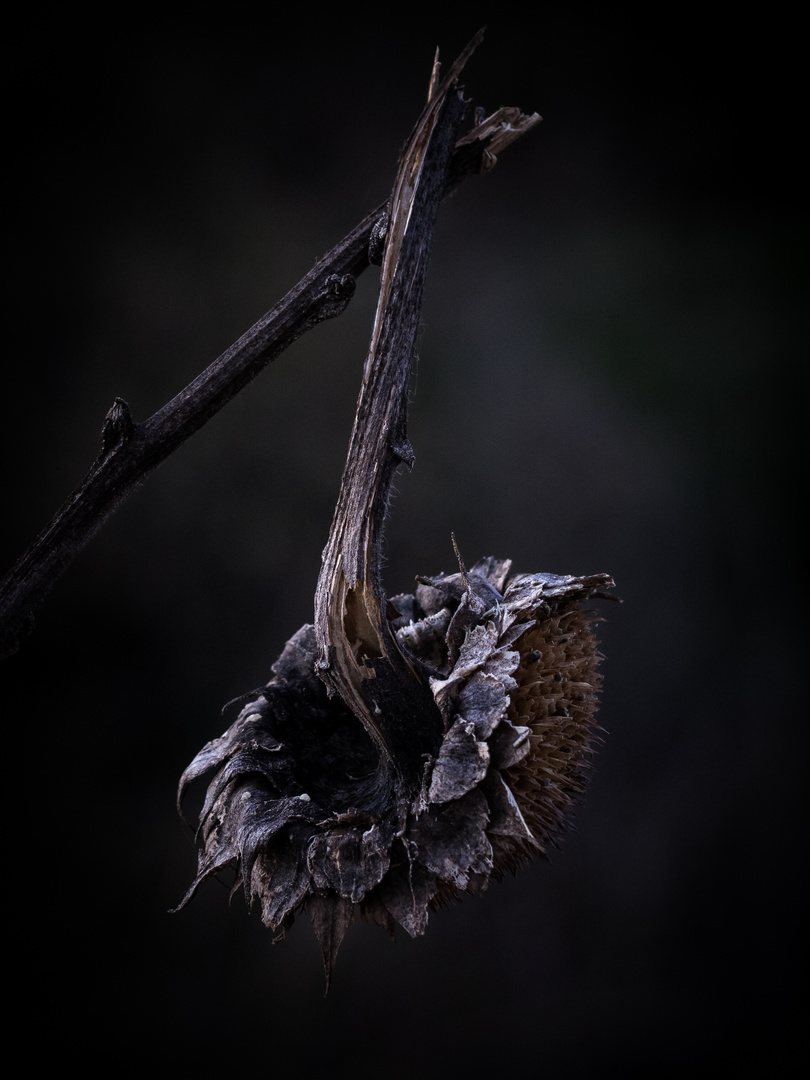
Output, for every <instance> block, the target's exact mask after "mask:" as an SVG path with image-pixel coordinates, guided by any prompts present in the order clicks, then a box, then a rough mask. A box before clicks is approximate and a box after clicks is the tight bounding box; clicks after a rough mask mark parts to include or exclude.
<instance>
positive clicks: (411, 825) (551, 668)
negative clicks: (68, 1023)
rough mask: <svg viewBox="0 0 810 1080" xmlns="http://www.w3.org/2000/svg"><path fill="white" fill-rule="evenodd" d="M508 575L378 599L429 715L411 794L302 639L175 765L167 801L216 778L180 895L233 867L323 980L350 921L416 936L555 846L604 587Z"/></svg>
mask: <svg viewBox="0 0 810 1080" xmlns="http://www.w3.org/2000/svg"><path fill="white" fill-rule="evenodd" d="M510 569H511V564H510V562H509V561H508V560H498V559H492V558H490V559H485V560H482V561H481V562H479V563H477V564H476V565H475V566H474V567H473V568H472V570H470V571H469V573H465V572H463V571H462V572H460V573H457V574H451V575H443V574H442V575H439V576H438V577H434V578H421V579H418V580H419V584H418V586H417V588H416V591H415V593H414V594H408V595H403V596H398V597H395V598H393V600H391V601H390V604H391V605H393V610H390V609H389V610H390V616H391V621H390V625H391V629H392V630H393V632H394V633H395V635H396V639H397V643H398V645H399V648H400V649H401V650H402V651H403V653H404V654H405V655H407V656H409V657H410V658H411V659H412V661H413V663H414V665H415V668H416V669H417V670H418V671H419V672H420V673H421V677H422V679H423V681H425V682H427V683H428V684H429V686H430V690H431V692H432V695H433V699H434V701H435V704H436V707H437V710H438V713H439V714H440V717H441V729H442V735H441V739H440V745H439V748H438V751H436V749H435V746H434V747H433V748H431V750H432V752H431V751H430V750H428V749H427V748H426V750H425V754H424V758H425V764H424V771H423V774H422V776H421V778H420V781H419V782H418V783H412V784H411V785H410V787H409V786H408V785H404V784H403V782H402V778H401V777H398V776H397V774H396V772H395V771H394V770H393V769H392V768H391V765H390V762H388V761H387V760H386V759H385V757H384V755H381V753H380V750H379V747H378V746H377V745H375V743H374V742H373V741H372V739H371V738H370V736H369V734H368V733H367V731H366V729H365V727H364V726H363V725H362V724H361V723H360V721H359V720H358V719H357V718H356V717H355V716H354V714H353V713H352V712H351V711H350V710H349V709H348V708H347V707H346V705H344V704H343V702H342V701H341V700H340V698H339V697H338V696H333V697H331V698H330V697H329V696H328V695H327V691H326V689H325V687H324V685H323V683H322V682H321V680H320V679H319V678H318V677H317V675H316V674H315V664H316V655H317V645H316V635H315V630H314V628H313V627H312V626H304V627H303V628H302V629H301V630H299V631H298V633H297V634H296V635H295V636H294V637H293V638H292V639H291V640H290V641H289V642H288V643H287V645H286V647H285V649H284V651H283V653H282V655H281V656H280V658H279V660H278V661H277V662H276V664H275V665H274V666H273V678H272V679H271V680H270V682H269V683H268V684H267V686H266V687H264V689H263V690H261V691H260V692H257V693H256V695H255V696H253V698H252V700H251V701H250V702H249V703H248V704H247V705H246V706H245V707H244V708H243V709H242V710H241V712H240V714H239V716H238V717H237V719H236V721H235V722H234V724H233V725H232V726H231V727H230V728H229V729H228V730H227V731H226V732H225V733H224V734H223V735H222V736H221V737H220V738H218V739H215V740H213V742H210V743H209V744H208V745H207V746H205V747H204V748H203V749H202V750H201V751H200V753H199V754H198V755H197V756H196V758H195V759H194V761H193V762H192V763H191V764H190V765H189V767H188V768H187V769H186V771H185V773H184V774H183V777H182V779H181V782H180V789H179V795H178V803H179V802H180V801H182V799H183V796H184V794H185V792H186V790H187V788H188V786H189V784H190V783H191V781H193V780H194V779H196V778H197V777H200V776H202V775H204V774H206V773H209V772H212V771H213V776H212V778H211V779H210V782H209V787H208V793H207V796H206V799H205V803H204V805H203V808H202V811H201V814H200V824H199V835H200V838H201V842H202V848H201V851H200V856H199V867H198V872H197V877H196V879H195V881H194V883H193V884H192V886H191V889H190V890H189V892H188V894H187V896H186V897H185V899H184V901H183V904H185V903H186V902H187V901H188V900H189V899H190V898H191V896H192V895H193V893H194V892H195V891H196V889H197V887H198V886H199V885H200V883H201V882H202V881H204V880H205V879H206V878H209V877H211V876H212V875H217V874H220V873H221V872H222V871H224V870H226V869H227V868H232V869H233V870H234V871H235V874H236V877H235V882H234V888H237V887H239V886H242V887H243V888H244V891H245V895H246V898H247V900H248V902H249V904H252V903H254V902H256V903H258V904H259V905H260V906H261V914H262V919H263V920H264V922H265V923H266V925H267V926H269V927H270V928H271V929H272V930H277V931H281V932H283V931H284V930H285V929H286V928H287V927H288V926H289V925H290V924H291V922H292V921H293V919H294V917H295V915H296V913H297V912H298V911H299V910H301V909H302V908H306V909H307V911H308V913H309V915H310V917H311V919H312V922H313V925H314V927H315V930H316V933H317V935H318V937H319V940H320V942H321V946H322V949H323V952H324V961H325V965H326V970H327V978H328V976H329V972H330V970H331V967H332V964H333V962H334V959H335V956H336V954H337V950H338V948H339V946H340V942H341V940H342V938H343V935H344V933H345V931H346V928H347V926H348V925H349V923H350V922H351V920H352V919H353V918H354V917H355V916H356V915H358V914H359V915H362V916H365V917H367V918H370V919H372V920H373V921H376V922H378V923H380V924H381V925H383V926H385V927H386V928H387V929H389V931H391V932H393V928H394V924H395V923H399V924H400V925H401V926H403V927H404V928H405V930H406V931H407V932H408V933H409V934H411V935H413V936H415V935H418V934H422V933H424V931H425V928H426V925H427V920H428V913H429V911H430V910H431V909H432V908H435V907H436V906H437V905H440V904H442V903H445V902H448V901H451V900H454V899H457V898H459V897H460V896H462V895H463V894H464V893H477V892H480V891H481V890H483V889H485V888H486V887H487V885H488V884H489V882H490V881H492V880H498V879H500V878H501V877H502V876H503V875H504V873H506V872H512V871H514V870H516V869H517V868H518V867H519V866H520V865H521V864H522V863H523V862H524V861H525V860H526V859H527V858H529V857H530V856H532V855H533V854H537V853H539V854H543V853H544V852H545V850H546V848H547V846H548V845H549V844H550V843H553V842H555V841H556V840H557V838H558V837H559V835H560V834H561V832H562V831H564V829H565V827H566V825H567V823H568V821H569V820H570V816H571V812H572V809H573V807H574V803H575V800H576V798H577V797H578V796H579V794H580V793H581V791H582V789H583V784H584V777H585V772H586V770H587V768H588V761H589V756H590V754H591V752H592V749H593V744H594V741H595V731H596V727H595V719H594V718H595V713H596V709H597V696H598V691H599V685H600V677H599V675H598V673H597V667H598V663H599V660H600V659H601V657H600V654H599V651H598V643H597V640H596V637H595V634H594V622H595V621H596V620H595V616H594V614H593V613H592V612H590V611H589V610H588V609H587V607H586V606H584V605H586V603H587V601H588V600H589V599H590V598H592V597H597V596H600V595H604V591H605V590H606V589H609V588H610V587H612V584H613V582H612V581H611V579H610V578H609V576H608V575H606V574H594V575H591V576H588V577H571V576H563V577H561V576H557V575H553V574H521V575H516V576H510ZM183 904H181V907H182V906H183Z"/></svg>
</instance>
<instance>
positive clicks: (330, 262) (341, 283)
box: [0, 109, 540, 659]
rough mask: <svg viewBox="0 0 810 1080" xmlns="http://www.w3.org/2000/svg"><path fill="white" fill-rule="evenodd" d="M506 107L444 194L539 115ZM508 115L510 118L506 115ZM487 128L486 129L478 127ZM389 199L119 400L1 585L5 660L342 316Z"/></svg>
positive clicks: (469, 139) (462, 145) (473, 140)
mask: <svg viewBox="0 0 810 1080" xmlns="http://www.w3.org/2000/svg"><path fill="white" fill-rule="evenodd" d="M515 113H516V110H514V109H501V110H498V112H496V113H495V114H493V116H492V117H490V118H489V119H488V120H485V121H481V122H479V123H478V124H477V125H476V127H475V128H474V129H473V130H472V131H471V132H470V133H468V134H467V135H466V136H465V137H464V138H463V139H461V140H459V142H458V144H457V146H456V147H455V150H454V152H453V157H452V161H451V166H450V170H449V174H448V179H447V185H446V188H445V194H447V193H448V192H449V191H450V190H451V189H452V188H454V187H455V186H456V185H457V184H458V183H459V182H460V181H461V179H463V177H464V176H466V175H468V174H469V173H480V172H483V171H487V170H488V168H489V167H490V166H491V161H490V157H491V155H490V156H489V157H487V150H488V148H489V146H490V145H491V144H493V142H494V141H496V140H498V141H499V145H498V149H503V148H504V146H505V145H508V143H509V142H512V141H514V140H515V139H517V138H519V137H520V135H522V134H523V133H524V132H525V131H528V130H529V128H531V127H533V126H534V124H536V123H537V122H538V121H539V120H540V117H539V116H538V115H537V114H533V115H531V116H524V115H522V114H519V113H518V114H517V116H518V117H519V122H518V123H516V122H515ZM499 118H501V119H499ZM479 131H480V137H479V134H477V133H478V132H479ZM385 209H386V204H383V205H382V206H380V207H378V208H377V209H375V210H373V211H372V212H371V213H370V214H367V215H366V217H365V218H364V219H363V220H362V221H361V222H360V223H359V224H358V225H357V226H356V227H355V228H354V229H353V230H352V231H351V232H350V233H349V234H348V235H347V236H346V237H344V239H343V240H341V241H340V243H339V244H337V245H336V246H335V247H334V248H333V249H332V250H331V251H330V252H329V253H328V254H327V255H325V256H324V257H323V258H322V259H321V260H320V261H319V262H318V263H317V264H316V265H315V266H314V267H313V268H312V270H310V271H309V273H308V274H307V275H306V276H305V277H303V278H302V279H301V281H300V282H299V283H298V284H297V285H296V286H295V287H294V288H293V289H291V290H290V292H288V293H287V295H286V296H285V297H284V298H283V299H282V300H281V301H279V303H278V304H276V306H275V307H274V308H272V309H271V310H270V311H269V312H267V314H266V315H264V316H263V317H262V318H261V319H259V321H258V322H257V323H256V324H255V325H254V326H253V327H252V328H251V329H250V330H248V331H247V333H245V334H243V336H242V337H241V338H240V339H239V340H238V341H237V342H236V343H235V344H234V345H232V346H231V347H230V348H229V349H228V350H227V351H226V352H224V353H223V354H222V355H221V356H220V357H219V358H218V359H217V360H215V361H214V362H213V363H212V364H211V365H210V366H209V367H208V368H206V369H205V371H203V372H202V373H201V374H200V375H198V376H197V378H195V379H194V380H193V381H192V382H191V383H189V385H188V386H187V387H186V388H185V389H184V390H182V391H181V392H180V393H179V394H177V396H176V397H174V398H173V399H172V400H171V401H170V402H168V404H166V405H164V406H163V408H162V409H160V410H158V412H156V413H155V414H154V415H153V416H150V417H149V418H148V419H147V420H144V421H142V422H141V423H135V422H134V421H133V419H132V416H131V414H130V411H129V407H128V405H127V403H126V402H125V401H124V400H123V399H122V398H116V400H115V402H114V404H113V406H112V408H111V409H110V411H109V413H108V415H107V417H106V419H105V422H104V427H103V430H102V448H101V453H100V454H99V457H98V458H97V459H96V461H95V462H94V463H93V465H92V466H91V468H90V471H89V472H88V474H87V476H86V477H85V479H84V480H83V482H82V483H81V485H80V486H79V487H78V488H77V489H76V490H75V491H74V492H73V494H72V495H71V496H70V497H69V498H68V499H67V501H66V502H65V503H64V504H63V506H62V507H61V508H60V509H59V510H58V511H57V513H56V514H55V515H54V517H53V519H52V520H51V522H50V523H49V525H48V526H47V527H46V528H45V529H44V531H43V532H42V533H41V534H40V535H39V536H38V537H37V539H36V540H35V541H34V543H33V544H32V545H31V546H30V547H29V548H28V550H27V551H26V552H25V553H24V554H23V555H22V557H21V558H20V559H19V560H18V562H17V563H16V564H15V565H14V566H13V567H12V569H11V570H10V571H9V573H8V575H7V576H6V577H5V579H4V580H3V582H2V584H0V659H5V658H6V657H7V656H10V655H12V654H13V653H15V652H16V651H17V649H18V648H19V645H20V642H21V640H22V639H23V638H25V637H26V636H28V634H30V633H31V631H32V630H33V627H34V618H35V615H36V614H37V612H38V610H39V608H40V606H41V604H42V603H43V601H44V600H45V598H46V596H47V595H48V593H49V592H50V590H51V589H52V588H53V586H54V585H55V584H56V582H57V581H58V580H59V578H60V577H61V576H62V574H63V573H64V572H65V570H67V568H68V567H69V566H70V565H71V563H72V562H73V560H74V559H75V558H76V556H77V555H78V554H79V553H80V552H81V551H82V550H83V549H84V548H85V547H86V545H87V544H88V543H89V541H90V540H91V539H92V537H93V536H94V535H95V534H96V532H98V530H99V529H100V528H101V526H102V525H103V524H104V522H105V521H106V520H107V519H108V518H109V517H110V516H111V514H112V513H113V512H114V511H115V510H116V508H117V507H118V506H120V504H121V503H122V502H123V501H124V500H125V499H126V497H127V496H128V495H129V494H130V492H131V491H133V489H134V488H136V487H137V486H138V485H139V484H140V483H142V482H143V480H144V478H145V477H146V476H147V475H148V474H149V473H150V472H151V471H152V470H153V469H154V468H156V466H158V465H159V464H160V463H161V462H162V461H164V460H165V459H166V458H167V457H169V455H170V454H172V453H173V452H174V451H175V450H176V449H177V448H178V447H179V446H180V445H181V444H182V443H183V442H185V440H186V439H188V438H189V437H190V436H191V435H193V434H194V433H195V432H196V431H198V430H199V429H200V428H201V427H202V426H203V425H204V424H205V423H206V422H207V421H208V420H210V419H211V417H212V416H214V415H215V414H216V413H217V412H219V410H220V409H222V408H223V407H224V406H225V405H226V404H227V403H228V402H229V401H230V400H231V399H232V398H233V397H234V396H235V395H236V394H238V393H239V391H240V390H242V389H244V387H245V386H247V384H248V383H249V382H250V381H251V380H252V379H254V378H255V377H256V376H257V375H258V374H259V372H260V371H262V370H263V369H264V368H265V367H266V366H267V364H269V363H270V361H271V360H274V359H275V358H276V357H277V356H279V355H280V353H282V352H283V351H284V350H285V349H287V348H288V347H289V346H290V345H291V344H292V343H293V342H294V341H295V340H296V339H297V338H299V337H301V335H302V334H304V333H306V331H307V330H310V329H312V327H314V326H316V325H317V324H318V323H319V322H322V321H323V320H324V319H330V318H334V317H335V316H337V315H340V314H341V312H342V311H343V310H344V309H345V308H346V306H347V304H348V302H349V300H350V299H351V296H352V294H353V292H354V288H355V279H356V277H357V276H358V275H359V274H361V273H363V271H364V270H366V268H367V267H368V266H369V264H370V260H369V243H370V241H371V240H372V234H373V233H374V230H375V226H378V225H379V223H380V221H381V218H382V217H383V215H384V213H385Z"/></svg>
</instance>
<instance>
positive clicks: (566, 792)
mask: <svg viewBox="0 0 810 1080" xmlns="http://www.w3.org/2000/svg"><path fill="white" fill-rule="evenodd" d="M479 38H480V35H479V36H478V37H477V38H476V39H474V40H473V42H471V44H470V46H468V48H467V49H466V50H465V52H464V53H463V54H462V56H461V57H460V58H459V60H458V61H457V62H456V63H455V64H454V65H453V67H452V68H451V69H450V71H449V72H448V74H447V76H446V77H445V78H444V79H441V78H440V74H439V68H438V64H436V65H434V71H433V75H432V78H431V86H430V92H429V96H428V103H427V106H426V108H425V110H424V112H423V114H422V117H421V118H420V120H419V122H418V123H417V125H416V128H415V129H414V133H413V135H412V136H411V139H410V140H409V142H408V144H407V146H406V149H405V151H404V153H403V156H402V159H401V161H400V167H399V170H398V174H397V179H396V183H395V185H394V190H393V194H392V198H391V202H390V205H389V208H388V212H387V214H386V215H384V217H383V218H382V219H381V221H380V223H379V226H378V228H377V229H376V230H375V236H376V237H377V238H379V237H381V236H383V235H385V249H384V257H383V262H382V279H381V288H380V300H379V304H378V309H377V315H376V319H375V323H374V329H373V333H372V338H371V346H370V349H369V354H368V358H367V360H366V364H365V367H364V372H363V382H362V386H361V391H360V397H359V401H358V405H357V412H356V416H355V424H354V428H353V431H352V436H351V441H350V446H349V453H348V457H347V462H346V467H345V470H344V474H343V479H342V483H341V489H340V495H339V498H338V503H337V507H336V510H335V515H334V519H333V522H332V527H331V530H330V535H329V539H328V542H327V545H326V548H325V550H324V554H323V565H322V570H321V574H320V577H319V580H318V586H317V590H316V595H315V620H314V624H313V625H308V626H304V627H302V629H301V630H299V631H298V633H297V634H295V635H294V636H293V637H292V638H291V639H290V641H289V642H288V643H287V645H286V647H285V649H284V651H283V652H282V655H281V656H280V658H279V659H278V661H277V662H276V663H275V665H274V666H273V677H272V679H271V680H270V682H269V683H268V684H267V686H266V687H265V688H264V689H263V690H262V691H261V692H260V693H257V694H255V695H252V700H250V701H249V703H248V704H247V705H245V706H244V708H243V709H242V710H241V712H240V714H239V716H238V717H237V719H236V721H235V722H234V723H233V724H232V726H231V727H230V728H229V729H228V730H227V731H226V732H225V733H224V734H223V735H222V736H221V737H220V738H218V739H215V740H213V742H211V743H209V744H208V745H207V746H205V747H204V748H203V750H201V751H200V753H199V754H198V755H197V757H196V758H195V759H194V761H193V762H192V763H191V765H189V767H188V768H187V769H186V771H185V773H184V774H183V777H182V779H181V782H180V789H179V794H178V805H179V804H180V803H181V802H182V799H183V797H184V795H185V793H186V791H187V789H188V786H189V785H190V783H191V782H192V781H193V780H195V779H197V778H198V777H200V776H203V775H205V774H208V773H211V772H213V776H212V778H211V779H210V781H209V787H208V793H207V796H206V799H205V803H204V805H203V808H202V811H201V814H200V839H201V841H202V848H201V851H200V859H199V866H198V872H197V876H196V879H195V881H194V883H193V884H192V887H191V889H190V890H189V893H188V894H187V896H186V898H185V900H184V901H183V903H185V902H187V901H188V900H189V899H190V898H191V896H192V895H193V894H194V892H195V891H196V889H197V888H198V886H199V885H200V884H201V883H202V882H203V881H205V880H206V879H207V878H209V877H211V876H213V875H217V874H220V873H222V872H223V871H225V870H226V869H228V868H230V869H231V870H233V871H234V872H235V883H234V884H235V887H238V886H242V887H243V888H244V891H245V894H246V896H247V898H248V901H249V902H250V903H253V902H256V903H258V905H259V906H260V907H261V914H262V918H263V920H264V922H265V923H266V924H267V925H268V926H269V927H270V928H271V929H272V930H274V931H278V932H280V933H283V932H284V931H285V930H286V928H287V927H289V925H290V924H291V923H292V921H293V919H294V918H295V916H296V914H297V912H298V911H299V910H301V909H302V908H303V909H306V910H307V912H308V914H309V916H310V918H311V920H312V923H313V925H314V928H315V931H316V933H317V935H318V938H319V940H320V943H321V947H322V950H323V955H324V964H325V969H326V975H327V986H328V980H329V977H330V973H331V970H332V966H333V964H334V961H335V957H336V955H337V951H338V949H339V947H340V943H341V941H342V939H343V936H344V934H345V931H346V929H347V927H348V925H349V923H350V922H351V921H352V919H353V918H355V917H356V916H358V915H361V916H364V917H366V918H368V919H371V920H373V921H375V922H377V923H379V924H381V925H382V926H384V927H386V928H387V929H388V930H389V931H391V932H392V933H393V929H394V925H395V924H396V923H399V924H400V925H401V926H403V927H404V928H405V930H406V931H407V932H408V933H409V934H412V935H418V934H421V933H423V932H424V930H425V928H426V925H427V920H428V914H429V911H430V910H431V909H432V908H435V907H436V906H437V905H439V904H442V903H445V902H447V901H449V900H454V899H457V898H459V897H460V896H462V895H463V894H465V893H472V894H474V893H477V892H480V891H481V890H482V889H485V888H486V887H487V885H488V884H489V882H490V881H492V880H498V879H499V878H501V877H502V876H503V874H504V873H507V872H510V871H514V870H515V869H517V868H518V867H519V866H520V865H521V864H522V863H523V862H524V861H525V860H526V859H527V858H529V857H530V856H532V855H533V854H537V853H540V854H542V853H543V852H544V851H545V850H546V847H547V845H548V844H549V843H552V842H554V841H555V840H556V839H557V837H558V836H559V834H560V833H561V832H562V830H563V829H564V827H565V824H566V822H567V820H568V818H569V816H570V813H571V810H572V807H573V804H574V801H575V799H576V797H577V796H578V795H579V793H580V792H581V791H582V788H583V784H584V776H585V771H586V769H587V766H588V759H589V755H590V753H591V749H592V746H593V742H594V733H595V720H594V717H595V713H596V707H597V696H598V691H599V686H600V680H599V675H598V673H597V666H598V662H599V659H600V656H599V652H598V645H597V641H596V637H595V634H594V621H595V616H594V614H593V613H592V612H591V611H590V610H589V602H590V601H591V599H592V598H595V597H600V596H604V595H605V594H606V590H608V589H610V588H611V587H612V585H613V582H612V581H611V579H610V577H609V576H608V575H607V574H593V575H589V576H584V577H579V576H558V575H553V574H516V575H515V574H512V570H511V563H510V561H509V560H502V559H496V558H487V559H483V560H481V561H479V562H478V563H476V564H475V565H474V566H473V567H472V568H471V569H470V570H469V572H468V571H467V570H466V569H465V568H464V565H463V563H462V561H461V558H460V556H458V552H457V553H456V554H457V556H458V562H459V571H458V572H457V573H454V574H450V575H444V574H440V575H438V576H436V577H432V578H424V577H421V578H418V579H417V581H418V582H419V584H418V586H417V588H416V590H415V592H414V593H413V594H408V595H403V596H397V597H393V598H391V599H388V598H386V596H385V593H384V590H383V586H382V579H381V578H382V575H381V570H380V567H381V535H382V525H383V521H384V518H385V515H386V512H387V505H388V497H389V494H390V487H391V481H392V479H393V475H394V473H395V471H396V470H397V468H399V467H400V466H401V465H402V464H403V463H405V464H407V465H411V464H412V461H413V451H412V450H411V448H410V445H409V443H408V439H407V430H406V411H407V390H408V382H409V375H410V370H411V360H412V356H413V349H414V339H415V335H416V329H417V326H418V322H419V313H420V309H421V299H422V290H423V285H424V280H425V274H426V271H427V263H428V256H429V250H430V243H431V239H432V233H433V226H434V222H435V218H436V212H437V209H438V205H439V202H440V199H441V195H442V193H443V192H444V190H446V187H447V185H448V182H450V168H451V158H452V153H453V148H454V147H455V146H456V145H458V144H460V145H463V144H464V139H463V138H462V139H461V140H459V128H460V124H461V122H462V118H463V115H464V112H465V107H466V102H465V101H464V99H463V98H462V96H461V94H460V92H459V90H458V88H457V81H458V77H459V74H460V72H461V70H462V67H463V65H464V63H465V62H466V60H467V58H468V56H469V54H470V53H471V52H472V50H473V48H474V47H475V46H476V45H477V43H478V40H479ZM495 115H496V116H500V117H501V120H500V121H496V120H495V119H494V118H491V122H492V130H491V131H490V132H489V134H488V138H489V141H490V143H491V145H493V146H495V147H496V148H501V147H502V146H503V145H506V144H507V143H508V142H509V141H511V140H512V139H514V138H515V137H516V136H517V134H519V133H521V132H522V131H523V130H526V129H527V128H528V127H529V126H531V123H530V121H531V122H533V118H531V117H529V118H527V117H523V116H522V114H520V113H519V112H518V111H517V110H511V109H505V110H500V111H499V113H498V114H495ZM499 125H500V126H499ZM490 164H491V163H490ZM181 906H182V905H181Z"/></svg>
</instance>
